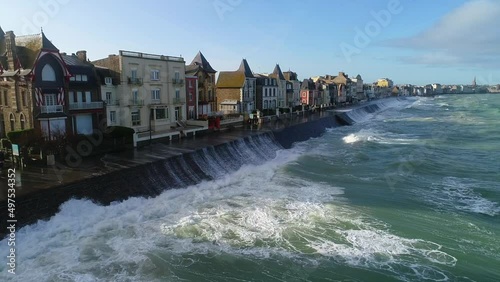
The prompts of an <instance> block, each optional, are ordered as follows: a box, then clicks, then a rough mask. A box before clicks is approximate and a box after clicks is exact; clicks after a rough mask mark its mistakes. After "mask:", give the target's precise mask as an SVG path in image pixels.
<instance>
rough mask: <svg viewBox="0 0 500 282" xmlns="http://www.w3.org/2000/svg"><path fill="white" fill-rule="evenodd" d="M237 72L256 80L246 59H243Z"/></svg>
mask: <svg viewBox="0 0 500 282" xmlns="http://www.w3.org/2000/svg"><path fill="white" fill-rule="evenodd" d="M237 72H242V73H243V74H244V75H245V77H248V78H255V77H254V76H253V73H252V70H251V69H250V66H249V65H248V62H247V60H246V59H243V60H242V61H241V64H240V68H239V69H238V70H237Z"/></svg>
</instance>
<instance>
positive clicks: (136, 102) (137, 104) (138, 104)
mask: <svg viewBox="0 0 500 282" xmlns="http://www.w3.org/2000/svg"><path fill="white" fill-rule="evenodd" d="M128 105H129V106H135V107H142V106H144V100H137V99H131V100H129V101H128Z"/></svg>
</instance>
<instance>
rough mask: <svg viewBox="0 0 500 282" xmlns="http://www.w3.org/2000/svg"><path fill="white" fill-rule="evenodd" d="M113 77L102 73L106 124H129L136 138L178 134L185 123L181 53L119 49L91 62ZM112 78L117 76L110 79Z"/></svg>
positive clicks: (184, 89)
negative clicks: (160, 53) (167, 54)
mask: <svg viewBox="0 0 500 282" xmlns="http://www.w3.org/2000/svg"><path fill="white" fill-rule="evenodd" d="M93 63H94V65H96V67H98V68H99V69H101V70H103V71H104V72H106V69H108V70H109V72H110V73H115V74H116V75H115V76H116V77H115V78H113V76H111V77H106V76H105V77H104V80H105V83H104V85H102V89H101V90H102V93H103V100H104V101H106V103H107V117H108V124H109V125H120V126H126V127H131V128H133V129H134V130H135V132H136V136H135V137H136V138H138V140H140V139H141V136H142V137H144V136H148V137H149V136H152V137H151V138H161V137H166V136H170V137H171V136H172V135H174V134H179V131H177V132H172V131H175V129H176V128H179V127H180V128H179V130H182V129H183V128H182V127H183V126H184V125H185V123H184V122H185V120H186V117H187V114H186V107H185V104H186V88H185V85H184V84H185V77H184V76H185V61H184V59H183V58H181V57H173V56H164V55H154V54H146V53H139V52H131V51H120V53H119V55H110V56H109V57H108V58H104V59H101V60H97V61H94V62H93ZM113 79H114V80H116V81H115V82H113Z"/></svg>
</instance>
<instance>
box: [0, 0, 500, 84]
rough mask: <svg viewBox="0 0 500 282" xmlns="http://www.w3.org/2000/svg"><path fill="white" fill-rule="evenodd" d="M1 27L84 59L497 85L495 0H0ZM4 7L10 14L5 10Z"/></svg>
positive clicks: (499, 57)
mask: <svg viewBox="0 0 500 282" xmlns="http://www.w3.org/2000/svg"><path fill="white" fill-rule="evenodd" d="M3 2H5V3H3ZM0 7H3V8H2V10H0V27H1V28H2V29H3V30H4V31H9V30H12V31H14V33H15V34H16V36H20V35H26V34H33V33H39V32H40V28H43V31H44V33H45V35H46V36H47V37H48V38H49V39H50V40H51V41H52V43H54V45H55V46H57V47H58V48H59V49H60V50H61V52H66V53H76V51H78V50H86V51H87V56H88V58H89V59H90V60H97V59H102V58H105V57H107V56H108V55H110V54H118V51H119V50H129V51H138V52H144V53H152V54H161V55H169V56H182V57H183V58H184V59H185V60H186V62H187V63H190V62H191V61H192V59H193V58H194V56H195V55H196V53H198V51H201V52H202V53H203V54H204V55H205V57H206V58H207V60H208V61H209V62H210V64H211V65H212V67H213V68H215V69H216V70H217V71H231V70H236V69H237V68H238V66H239V65H240V62H241V60H242V59H243V58H245V59H247V61H248V63H249V65H250V67H251V69H252V70H253V71H254V72H256V73H270V72H272V71H273V69H274V67H275V65H276V64H279V65H280V67H281V69H282V70H283V71H287V70H292V71H294V72H297V73H298V76H299V79H305V78H309V77H312V76H318V75H326V74H332V75H336V74H338V72H340V71H343V72H345V73H347V74H348V75H350V76H353V77H354V76H356V75H357V74H360V75H361V76H362V77H363V79H364V81H365V82H367V83H369V82H374V81H376V80H377V79H379V78H386V77H387V78H390V79H392V80H393V81H394V83H396V84H406V83H410V84H416V85H423V84H430V83H442V84H471V83H472V81H473V79H474V77H477V83H478V84H490V85H494V84H500V29H499V28H498V27H499V26H500V0H440V1H435V0H418V1H417V0H349V1H346V0H342V1H339V0H287V1H284V0H275V1H267V0H266V1H265V0H176V1H174V0H166V1H149V0H142V1H126V0H124V1H111V0H109V1H102V0H101V1H97V0H87V1H78V0H33V1H10V0H9V1H8V0H0ZM6 7H8V9H7V8H6Z"/></svg>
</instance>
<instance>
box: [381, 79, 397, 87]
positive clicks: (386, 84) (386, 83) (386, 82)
mask: <svg viewBox="0 0 500 282" xmlns="http://www.w3.org/2000/svg"><path fill="white" fill-rule="evenodd" d="M377 86H378V87H381V88H392V87H393V86H394V83H393V82H392V80H390V79H388V78H381V79H379V80H378V81H377Z"/></svg>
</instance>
